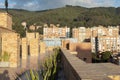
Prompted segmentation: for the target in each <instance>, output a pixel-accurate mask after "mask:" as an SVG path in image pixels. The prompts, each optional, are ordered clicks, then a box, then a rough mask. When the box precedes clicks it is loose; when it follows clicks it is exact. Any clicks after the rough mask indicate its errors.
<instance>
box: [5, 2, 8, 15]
mask: <svg viewBox="0 0 120 80" xmlns="http://www.w3.org/2000/svg"><path fill="white" fill-rule="evenodd" d="M5 10H6V12H7V13H8V0H5Z"/></svg>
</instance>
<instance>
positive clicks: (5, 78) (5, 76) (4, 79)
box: [0, 70, 10, 80]
mask: <svg viewBox="0 0 120 80" xmlns="http://www.w3.org/2000/svg"><path fill="white" fill-rule="evenodd" d="M0 80H10V77H9V72H8V70H5V71H4V72H3V73H0Z"/></svg>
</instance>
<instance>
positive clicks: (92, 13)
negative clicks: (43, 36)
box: [0, 5, 120, 36]
mask: <svg viewBox="0 0 120 80" xmlns="http://www.w3.org/2000/svg"><path fill="white" fill-rule="evenodd" d="M0 11H1V10H0ZM9 13H10V14H11V15H12V16H13V22H14V24H13V29H14V30H16V31H17V32H18V33H20V34H21V36H24V30H23V27H22V26H21V22H23V21H26V22H27V23H28V25H31V24H34V23H36V24H37V25H43V24H44V23H48V24H50V23H54V24H58V23H59V24H60V25H61V26H66V25H67V26H68V27H71V28H72V27H79V26H85V27H92V26H97V25H104V26H107V25H119V24H120V7H119V8H114V7H108V8H104V7H99V8H84V7H80V6H70V5H67V6H65V7H62V8H57V9H51V10H44V11H26V10H18V9H10V10H9ZM38 31H39V32H40V33H42V28H40V29H38Z"/></svg>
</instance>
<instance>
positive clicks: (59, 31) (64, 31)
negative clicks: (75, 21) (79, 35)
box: [43, 24, 70, 39]
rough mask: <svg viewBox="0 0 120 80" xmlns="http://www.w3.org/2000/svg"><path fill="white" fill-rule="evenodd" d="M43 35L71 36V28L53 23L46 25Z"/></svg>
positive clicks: (53, 36)
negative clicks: (60, 26)
mask: <svg viewBox="0 0 120 80" xmlns="http://www.w3.org/2000/svg"><path fill="white" fill-rule="evenodd" d="M43 36H44V39H45V38H69V37H70V28H67V26H66V27H62V28H59V27H57V26H55V25H53V24H51V25H50V27H44V29H43Z"/></svg>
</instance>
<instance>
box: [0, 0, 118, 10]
mask: <svg viewBox="0 0 120 80" xmlns="http://www.w3.org/2000/svg"><path fill="white" fill-rule="evenodd" d="M116 1H117V2H118V0H11V1H9V2H10V4H12V5H11V6H10V7H13V8H18V9H27V10H32V11H33V10H44V9H52V8H58V7H63V6H65V5H73V6H76V5H77V6H83V7H88V8H90V7H100V6H102V7H109V6H115V5H114V4H115V2H116ZM0 5H1V6H3V4H0Z"/></svg>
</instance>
